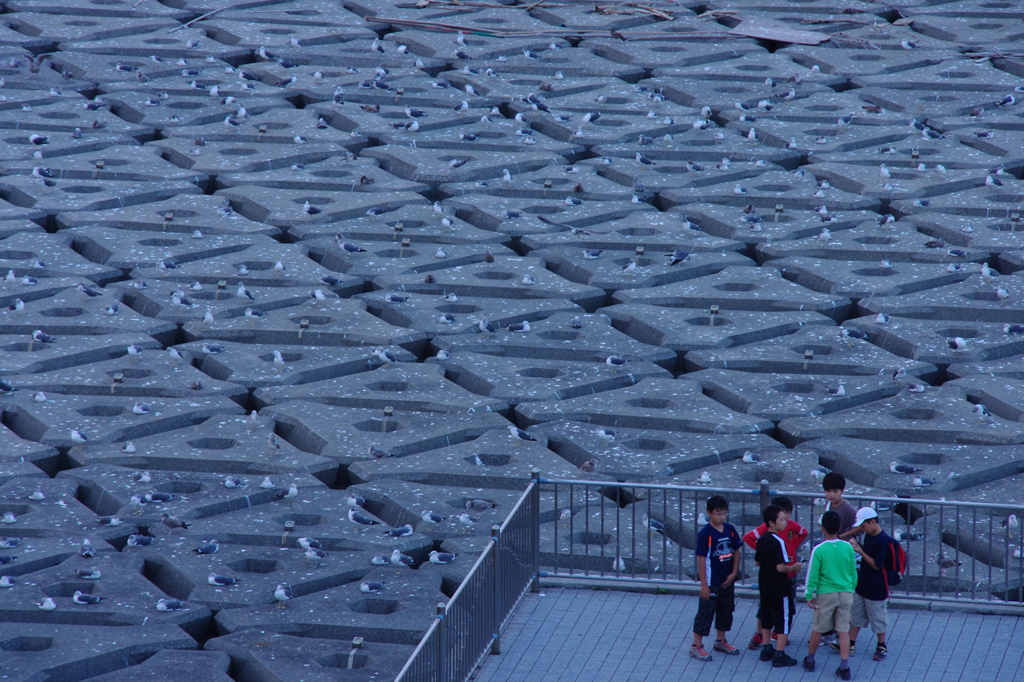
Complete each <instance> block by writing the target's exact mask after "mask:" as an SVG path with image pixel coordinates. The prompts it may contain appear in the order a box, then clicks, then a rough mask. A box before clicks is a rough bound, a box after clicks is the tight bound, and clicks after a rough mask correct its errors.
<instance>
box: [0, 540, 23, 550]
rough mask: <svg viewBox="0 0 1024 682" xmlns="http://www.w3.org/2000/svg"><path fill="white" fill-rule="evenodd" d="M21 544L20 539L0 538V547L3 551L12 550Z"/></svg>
mask: <svg viewBox="0 0 1024 682" xmlns="http://www.w3.org/2000/svg"><path fill="white" fill-rule="evenodd" d="M20 544H21V538H0V547H2V548H3V549H14V548H15V547H17V546H18V545H20Z"/></svg>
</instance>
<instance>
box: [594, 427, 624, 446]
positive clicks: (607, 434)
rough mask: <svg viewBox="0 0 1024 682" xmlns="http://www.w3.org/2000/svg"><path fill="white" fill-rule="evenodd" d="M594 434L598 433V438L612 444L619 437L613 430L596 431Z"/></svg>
mask: <svg viewBox="0 0 1024 682" xmlns="http://www.w3.org/2000/svg"><path fill="white" fill-rule="evenodd" d="M594 433H596V434H597V437H598V438H600V439H601V440H603V441H605V442H606V443H611V442H612V441H613V440H615V436H617V435H618V433H617V432H616V431H613V430H611V429H597V430H595V431H594Z"/></svg>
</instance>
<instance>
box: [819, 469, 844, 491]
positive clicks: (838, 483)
mask: <svg viewBox="0 0 1024 682" xmlns="http://www.w3.org/2000/svg"><path fill="white" fill-rule="evenodd" d="M821 489H822V490H846V477H845V476H843V475H842V474H839V473H836V472H835V471H830V472H828V473H827V474H825V479H824V480H823V481H822V482H821Z"/></svg>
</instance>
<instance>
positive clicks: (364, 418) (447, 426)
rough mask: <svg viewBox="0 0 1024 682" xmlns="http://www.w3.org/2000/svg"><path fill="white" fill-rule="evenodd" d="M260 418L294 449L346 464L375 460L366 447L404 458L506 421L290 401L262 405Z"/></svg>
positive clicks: (483, 416) (495, 416) (479, 415)
mask: <svg viewBox="0 0 1024 682" xmlns="http://www.w3.org/2000/svg"><path fill="white" fill-rule="evenodd" d="M260 413H261V418H263V417H269V418H272V419H273V420H274V431H275V433H280V434H281V437H282V438H284V439H285V440H287V441H288V442H289V443H291V444H292V445H294V446H295V447H296V448H298V449H300V450H302V451H304V452H310V453H313V454H317V455H320V456H322V457H329V458H331V459H334V460H337V461H338V462H340V463H341V464H343V465H350V464H352V463H353V462H357V461H361V460H374V459H376V457H375V456H374V455H373V454H371V453H370V448H371V447H373V448H376V449H378V450H380V451H381V452H383V453H384V454H386V455H390V456H392V457H406V456H408V455H413V454H416V453H418V452H423V451H425V450H434V449H437V448H442V447H447V446H450V445H455V444H457V443H462V442H464V441H470V440H473V439H475V438H478V437H479V436H480V435H481V434H483V433H485V432H487V431H489V430H491V429H504V428H506V427H507V426H508V420H506V419H505V418H504V417H502V416H500V415H498V414H495V413H493V412H486V411H483V412H480V411H477V412H474V413H458V412H455V413H452V412H401V411H400V412H398V413H397V414H395V413H394V411H392V414H387V413H385V412H384V410H371V409H366V408H350V407H333V406H330V405H324V404H321V403H316V402H313V401H302V400H292V401H288V402H285V403H281V404H278V405H272V406H270V407H265V408H263V409H262V410H261V411H260Z"/></svg>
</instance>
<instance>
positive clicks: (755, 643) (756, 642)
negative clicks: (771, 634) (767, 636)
mask: <svg viewBox="0 0 1024 682" xmlns="http://www.w3.org/2000/svg"><path fill="white" fill-rule="evenodd" d="M762 640H763V638H762V637H761V633H760V632H755V633H754V636H753V637H751V638H750V644H747V648H748V649H750V650H751V651H754V650H756V649H757V648H758V647H760V646H761V643H762Z"/></svg>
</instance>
